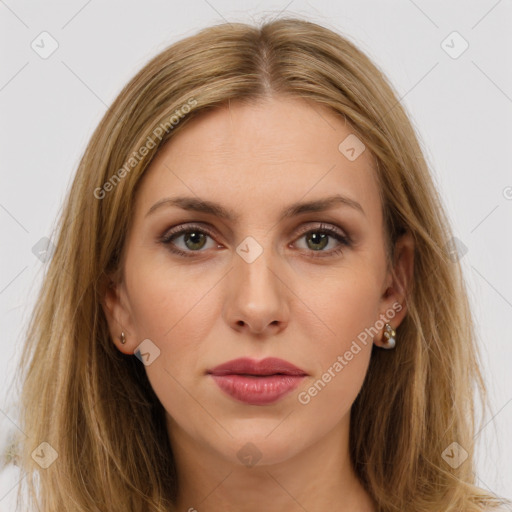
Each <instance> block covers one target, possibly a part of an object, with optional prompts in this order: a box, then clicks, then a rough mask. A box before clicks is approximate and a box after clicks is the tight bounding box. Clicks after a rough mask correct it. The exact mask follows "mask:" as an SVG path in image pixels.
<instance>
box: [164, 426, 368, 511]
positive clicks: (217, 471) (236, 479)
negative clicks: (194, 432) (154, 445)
mask: <svg viewBox="0 0 512 512" xmlns="http://www.w3.org/2000/svg"><path fill="white" fill-rule="evenodd" d="M344 423H346V424H343V425H338V426H337V427H336V428H334V429H333V430H332V431H331V432H328V433H327V434H326V435H325V436H324V437H323V438H321V440H320V441H319V442H317V443H315V444H314V445H312V446H309V447H306V448H305V449H303V450H301V451H298V452H297V453H295V454H294V455H293V456H292V457H290V458H287V459H286V460H284V461H279V462H276V463H273V464H265V465H263V464H259V463H258V462H257V458H258V457H257V455H255V456H254V453H257V451H256V450H257V449H255V452H253V456H254V460H256V464H254V465H252V466H251V465H250V464H251V459H250V456H249V457H248V458H247V463H248V465H244V464H241V463H240V461H238V459H237V458H236V456H235V458H234V459H230V458H227V457H223V456H222V454H219V453H218V451H215V448H214V447H209V446H203V445H198V444H197V441H194V439H192V438H191V437H190V436H189V435H188V434H187V433H186V432H184V431H182V430H180V429H179V427H178V426H177V425H176V424H175V423H173V422H172V421H169V431H170V437H171V444H172V446H173V453H174V456H175V462H176V467H177V472H178V482H179V495H178V499H177V507H176V510H177V511H180V512H181V511H183V512H194V511H198V512H214V511H218V510H223V509H224V510H237V511H239V512H256V511H260V510H265V511H266V512H285V511H286V512H304V511H305V510H306V511H308V512H314V511H323V510H329V509H331V510H332V508H333V504H334V503H335V504H336V506H335V509H336V510H337V511H339V512H345V511H347V512H348V511H350V512H375V511H376V507H375V504H374V502H373V501H372V499H371V498H370V496H369V495H368V493H367V492H366V491H365V489H364V488H363V486H362V485H361V483H360V481H359V479H358V478H357V476H356V474H355V471H354V469H353V467H352V464H351V462H350V456H349V452H348V446H349V444H348V419H347V421H346V422H344ZM234 451H236V450H234ZM247 453H248V455H250V454H251V449H249V448H247Z"/></svg>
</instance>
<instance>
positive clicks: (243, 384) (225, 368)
mask: <svg viewBox="0 0 512 512" xmlns="http://www.w3.org/2000/svg"><path fill="white" fill-rule="evenodd" d="M207 374H209V375H211V376H212V379H213V380H214V382H215V383H216V384H217V385H218V386H219V388H220V389H221V390H222V391H223V392H224V393H226V394H227V395H229V396H231V397H232V398H234V399H235V400H238V401H239V402H244V403H246V404H250V405H266V404H271V403H274V402H276V401H278V400H279V399H281V398H283V397H284V396H285V395H287V394H288V393H290V392H291V391H292V390H293V389H295V388H296V387H297V386H298V385H299V384H300V382H301V381H302V379H304V377H306V376H307V375H308V374H307V373H306V372H305V371H304V370H302V369H301V368H298V367H297V366H295V365H293V364H292V363H289V362H288V361H285V360H283V359H278V358H276V357H267V358H265V359H262V360H260V361H257V360H255V359H250V358H246V357H244V358H239V359H233V360H232V361H228V362H226V363H223V364H221V365H219V366H216V367H215V368H212V369H211V370H208V371H207Z"/></svg>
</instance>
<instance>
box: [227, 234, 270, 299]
mask: <svg viewBox="0 0 512 512" xmlns="http://www.w3.org/2000/svg"><path fill="white" fill-rule="evenodd" d="M236 253H237V254H236V259H235V275H236V278H237V279H240V282H239V283H238V284H239V285H240V284H243V288H244V289H245V290H248V291H249V292H251V294H256V296H257V295H258V294H259V293H268V292H271V291H272V292H275V293H277V292H278V286H277V283H276V281H278V279H277V277H276V273H277V270H276V268H277V267H278V263H277V261H278V258H277V257H276V255H275V254H274V251H273V247H272V241H271V238H270V236H269V235H268V233H267V234H263V235H260V236H259V237H258V239H256V238H255V237H252V236H247V237H246V238H245V239H244V240H243V241H242V242H241V243H240V244H239V245H238V247H237V248H236Z"/></svg>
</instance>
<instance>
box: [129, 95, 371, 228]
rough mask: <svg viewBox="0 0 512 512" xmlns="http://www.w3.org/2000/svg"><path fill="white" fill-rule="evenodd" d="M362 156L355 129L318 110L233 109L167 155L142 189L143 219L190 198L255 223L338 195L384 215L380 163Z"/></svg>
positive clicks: (312, 106)
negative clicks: (168, 201) (157, 206)
mask: <svg viewBox="0 0 512 512" xmlns="http://www.w3.org/2000/svg"><path fill="white" fill-rule="evenodd" d="M363 149H364V145H363V143H362V141H361V140H360V139H359V138H356V135H355V134H354V130H353V129H352V128H351V126H350V124H348V123H346V122H345V120H344V118H343V117H341V116H340V115H337V114H336V113H334V112H332V111H331V110H330V109H328V108H327V107H324V106H322V105H319V104H317V103H314V102H311V101H305V100H302V99H292V98H287V97H274V98H271V99H265V100H262V101H259V102H257V103H251V104H247V103H241V102H231V103H230V104H229V105H226V106H222V107H219V108H216V109H214V110H211V111H208V112H205V113H202V114H201V115H199V116H198V117H197V118H196V119H194V120H192V121H191V122H190V123H189V124H188V125H187V126H185V127H184V128H183V129H182V130H181V131H179V132H177V134H176V135H175V136H174V137H173V138H172V139H171V140H170V141H169V142H168V143H167V144H166V145H165V146H164V147H163V148H162V149H160V151H159V153H158V154H157V156H156V157H155V159H154V160H153V162H152V163H151V165H150V166H149V167H148V169H147V170H146V174H145V176H144V178H143V180H142V183H141V186H140V188H139V190H138V197H137V215H138V216H141V215H145V214H146V212H147V211H148V209H149V208H151V206H152V205H153V204H154V203H155V202H157V201H159V200H161V199H163V198H164V197H176V196H183V195H187V196H196V197H200V198H201V199H208V200H213V201H215V202H219V203H222V204H223V205H225V206H226V207H227V208H229V209H230V210H231V211H234V212H236V213H237V214H238V215H237V217H238V218H239V219H243V218H244V217H246V218H249V217H251V218H253V217H254V215H255V214H256V215H259V214H260V212H262V213H261V214H263V212H265V214H267V215H268V214H272V213H273V212H275V213H276V214H277V213H278V212H281V211H282V210H283V207H285V206H287V205H289V204H291V203H295V202H297V201H299V200H301V199H302V200H304V201H310V200H315V199H319V198H323V197H325V196H327V195H333V194H342V195H344V196H347V197H349V198H352V199H354V200H356V201H357V202H359V203H360V204H362V205H363V207H364V210H365V212H367V214H369V215H370V216H371V215H372V214H373V215H378V214H379V210H380V197H379V190H378V186H377V181H376V179H375V167H374V160H373V157H372V155H371V153H370V151H369V149H364V151H362V150H363ZM361 151H362V152H361ZM354 156H355V158H354Z"/></svg>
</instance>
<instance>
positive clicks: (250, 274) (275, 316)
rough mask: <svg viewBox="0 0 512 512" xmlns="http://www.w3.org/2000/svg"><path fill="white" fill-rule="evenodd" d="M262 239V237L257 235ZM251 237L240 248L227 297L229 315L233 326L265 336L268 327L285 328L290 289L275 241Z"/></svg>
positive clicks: (235, 257) (266, 237)
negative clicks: (287, 293)
mask: <svg viewBox="0 0 512 512" xmlns="http://www.w3.org/2000/svg"><path fill="white" fill-rule="evenodd" d="M256 236H258V235H256ZM256 236H255V237H251V236H248V237H246V238H245V239H244V240H242V242H241V243H240V244H239V245H238V246H237V247H236V254H234V263H233V265H234V268H233V269H232V272H230V275H231V277H230V285H229V287H228V288H229V292H228V296H227V297H226V312H227V313H228V316H229V317H230V323H231V324H232V325H238V326H239V325H240V322H243V323H244V324H247V325H248V326H249V328H250V329H252V330H254V331H257V332H262V331H264V330H265V328H266V326H268V325H273V324H275V323H276V321H277V322H279V324H280V325H284V324H285V323H286V322H285V321H284V320H285V317H286V315H285V309H286V306H285V304H286V297H285V296H284V294H285V293H286V287H284V286H283V284H282V283H281V279H282V278H280V277H279V272H280V271H279V268H280V267H281V266H280V264H279V257H278V255H277V254H275V251H274V250H273V244H272V240H271V237H270V236H268V234H267V235H265V234H262V235H260V236H258V239H256Z"/></svg>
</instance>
